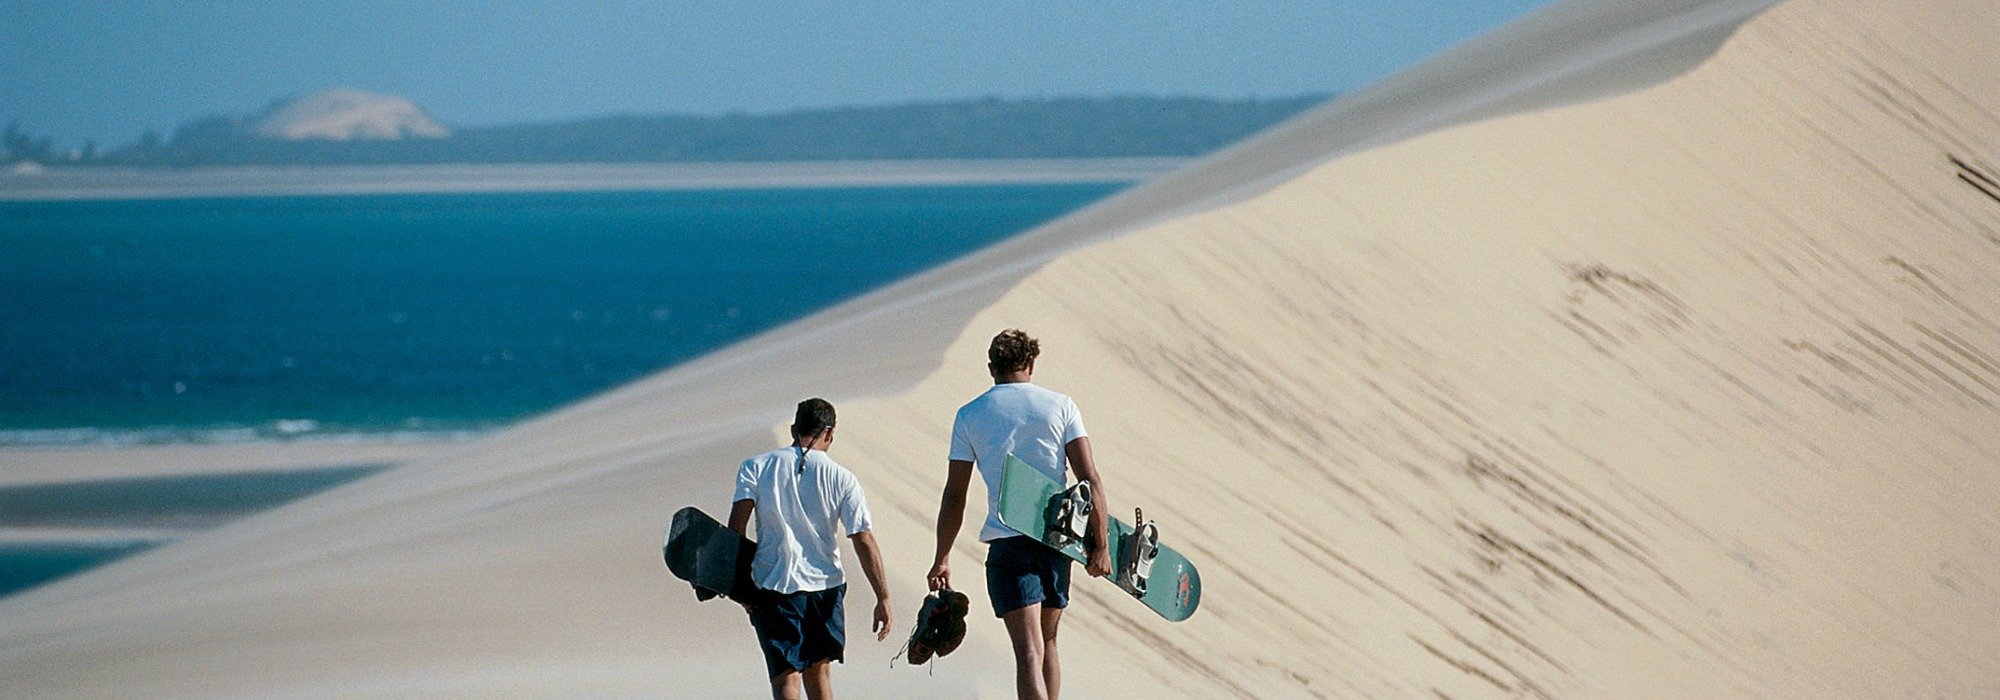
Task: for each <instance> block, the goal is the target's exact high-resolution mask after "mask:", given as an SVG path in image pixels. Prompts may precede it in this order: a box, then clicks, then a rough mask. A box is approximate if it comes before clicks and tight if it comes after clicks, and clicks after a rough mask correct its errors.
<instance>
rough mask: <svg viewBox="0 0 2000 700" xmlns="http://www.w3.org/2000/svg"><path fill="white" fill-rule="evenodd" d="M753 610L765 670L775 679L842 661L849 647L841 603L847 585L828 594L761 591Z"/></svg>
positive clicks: (825, 591) (751, 619)
mask: <svg viewBox="0 0 2000 700" xmlns="http://www.w3.org/2000/svg"><path fill="white" fill-rule="evenodd" d="M757 593H758V597H757V602H756V604H754V605H751V606H750V626H751V627H753V628H755V629H756V630H757V645H758V646H759V647H762V648H763V650H764V670H766V671H769V672H770V674H771V677H772V678H777V677H778V674H781V673H784V672H786V671H804V670H806V667H807V666H811V665H813V664H816V663H819V662H821V661H842V660H843V659H842V652H843V650H844V649H845V648H846V647H847V615H846V611H845V610H843V609H842V607H841V599H842V598H844V597H846V595H847V584H844V583H843V584H841V585H838V586H834V587H832V588H828V589H826V590H824V591H801V592H798V593H779V592H776V591H758V592H757Z"/></svg>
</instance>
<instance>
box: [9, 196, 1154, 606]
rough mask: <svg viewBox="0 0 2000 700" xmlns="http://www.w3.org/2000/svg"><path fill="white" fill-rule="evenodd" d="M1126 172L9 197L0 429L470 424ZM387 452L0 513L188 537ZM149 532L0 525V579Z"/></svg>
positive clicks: (96, 553) (940, 257) (672, 355)
mask: <svg viewBox="0 0 2000 700" xmlns="http://www.w3.org/2000/svg"><path fill="white" fill-rule="evenodd" d="M1120 187H1122V185H1100V184H1090V185H1022V186H966V187H905V188H850V189H824V188H821V189H786V190H716V191H671V192H616V193H612V192H595V193H532V194H448V195H364V196H320V197H246V198H209V199H178V200H137V201H82V202H0V447H21V446H30V447H46V446H73V445H106V444H112V445H123V444H150V443H190V442H192V443H214V442H244V441H259V440H341V439H352V438H357V437H362V438H382V437H395V438H402V439H434V438H450V437H460V436H464V435H467V434H476V433H478V432H482V431H487V430H491V429H495V428H498V427H502V426H504V425H506V424H508V423H510V422H513V421H516V420H519V419H521V418H524V417H527V416H530V415H533V414H536V413H540V412H543V411H547V410H549V409H552V408H555V407H558V406H560V405H562V404H565V403H568V402H571V401H575V400H578V399H581V398H584V397H586V396H588V395H590V394H592V393H595V392H598V391H602V390H605V389H608V388H610V387H613V386H616V385H618V384H621V383H624V382H627V381H631V380H633V379H636V378H639V377H641V376H644V375H646V374H648V373H651V372H654V371H657V370H659V369H662V368H665V367H668V366H671V365H673V364H675V363H678V362H682V361H684V360H688V359H691V358H694V357H696V356H699V355H701V354H704V353H707V352H709V351H712V350H715V349H717V348H720V347H722V346H724V345H727V344H729V343H732V342H735V341H739V340H743V339H745V338H748V337H750V336H752V335H754V334H756V333H758V332H759V331H763V330H768V329H770V328H773V327H775V326H777V325H779V324H782V323H784V322H786V321H789V320H792V319H796V318H799V317H801V316H804V315H807V314H810V313H812V312H814V311H816V310H819V309H822V308H826V307H828V306H831V305H833V304H836V303H839V302H840V301H843V300H846V299H849V298H852V297H854V296H856V295H859V294H861V293H864V292H866V291H868V290H871V289H874V288H877V287H880V286H882V285H885V284H888V283H890V282H893V281H895V280H897V279H901V278H903V277H907V276H909V275H911V274H914V273H916V272H919V271H922V270H924V269H926V268H929V267H932V266H935V265H937V264H939V263H942V262H944V261H947V260H950V259H952V258H955V257H959V256H962V255H964V254H966V253H969V252H972V251H974V250H976V249H978V248H981V247H983V246H986V245H988V244H991V243H994V242H997V241H999V240H1001V239H1003V238H1006V237H1008V236H1011V235H1013V234H1016V233H1019V232H1022V231H1025V230H1027V229H1029V228H1032V227H1034V226H1035V225H1037V224H1040V223H1043V222H1046V221H1048V220H1051V219H1053V218H1056V217H1058V216H1061V215H1062V214H1065V213H1067V212H1070V211H1072V210H1075V209H1077V208H1080V207H1082V206H1083V205H1085V204H1088V203H1090V202H1092V201H1095V200H1097V199H1100V198H1102V197H1104V196H1106V195H1109V194H1111V193H1112V192H1115V191H1116V190H1118V189H1119V188H1120ZM381 466H383V465H354V466H349V467H342V468H333V469H324V470H317V471H312V472H304V473H300V472H292V473H266V474H257V473H253V474H235V475H224V476H218V477H189V478H151V479H125V480H113V481H106V482H90V483H83V484H70V485H62V486H55V485H27V486H17V487H10V488H0V527H11V528H27V529H31V530H32V529H35V528H111V530H108V531H107V532H113V533H115V532H118V531H119V530H118V528H126V529H130V528H156V529H157V528H166V529H168V530H187V529H190V528H191V529H200V528H203V527H209V526H213V525H215V524H219V523H221V522H225V521H227V520H228V519H231V518H234V517H239V516H241V515H243V514H247V513H250V512H255V511H256V510H260V509H263V508H268V507H270V506H273V505H277V504H279V503H282V502H284V501H287V500H291V499H294V498H298V497H302V496H305V495H309V494H310V493H313V492H315V491H318V490H322V489H325V488H329V487H332V486H335V485H338V484H340V483H344V482H346V481H350V480H352V479H355V478H359V477H361V476H365V475H366V474H368V473H371V472H373V471H374V470H376V469H379V468H381ZM161 541H163V540H157V539H147V538H144V537H141V538H138V539H132V538H123V539H121V538H120V537H119V536H117V535H115V534H112V535H106V536H102V537H98V538H96V539H76V540H71V541H57V542H50V541H29V542H19V543H4V542H0V595H5V594H7V593H11V592H15V591H18V590H23V589H26V588H30V587H34V586H37V585H40V584H42V583H46V582H48V581H52V580H55V579H57V578H60V577H62V576H66V575H69V574H73V573H75V572H78V571H82V570H84V569H88V568H90V567H93V566H97V565H100V564H103V563H105V562H109V561H112V560H115V559H117V558H120V557H123V556H127V555H130V554H134V553H137V552H141V551H144V550H146V549H148V548H150V547H153V546H156V545H157V544H159V543H160V542H161Z"/></svg>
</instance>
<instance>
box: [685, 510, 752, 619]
mask: <svg viewBox="0 0 2000 700" xmlns="http://www.w3.org/2000/svg"><path fill="white" fill-rule="evenodd" d="M661 551H662V553H663V554H664V556H665V557H666V560H667V570H668V571H671V572H673V574H674V576H676V577H678V578H680V580H682V581H686V582H688V583H690V584H693V585H694V594H695V597H696V598H698V599H701V600H708V599H710V598H714V597H716V596H725V597H728V598H729V599H730V600H734V601H737V602H745V601H748V600H750V594H751V593H753V592H755V591H756V589H757V587H756V585H755V584H753V583H751V581H750V560H751V557H752V556H753V555H755V554H756V552H757V543H755V542H752V541H750V539H749V538H747V537H744V536H742V535H739V534H736V531H735V530H731V529H729V528H728V527H727V526H725V525H723V524H722V523H720V522H717V521H716V519H715V518H711V517H709V516H708V514H707V513H703V512H701V509H699V508H695V507H693V506H689V507H686V508H682V509H680V510H679V511H678V512H676V513H674V520H673V524H671V525H669V526H668V527H667V540H666V543H665V545H663V546H662V547H661Z"/></svg>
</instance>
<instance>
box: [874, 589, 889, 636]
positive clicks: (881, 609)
mask: <svg viewBox="0 0 2000 700" xmlns="http://www.w3.org/2000/svg"><path fill="white" fill-rule="evenodd" d="M892 619H893V618H892V616H890V614H889V601H888V600H886V599H882V600H876V601H875V627H874V628H873V629H874V630H875V641H878V642H879V641H882V640H884V639H888V638H889V622H890V621H891V620H892Z"/></svg>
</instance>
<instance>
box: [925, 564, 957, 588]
mask: <svg viewBox="0 0 2000 700" xmlns="http://www.w3.org/2000/svg"><path fill="white" fill-rule="evenodd" d="M924 582H925V583H927V584H930V587H931V590H933V591H935V590H937V589H940V588H950V587H951V564H950V563H948V562H946V561H945V560H943V559H939V560H938V563H937V565H935V566H932V567H931V573H930V575H929V576H926V577H924Z"/></svg>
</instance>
